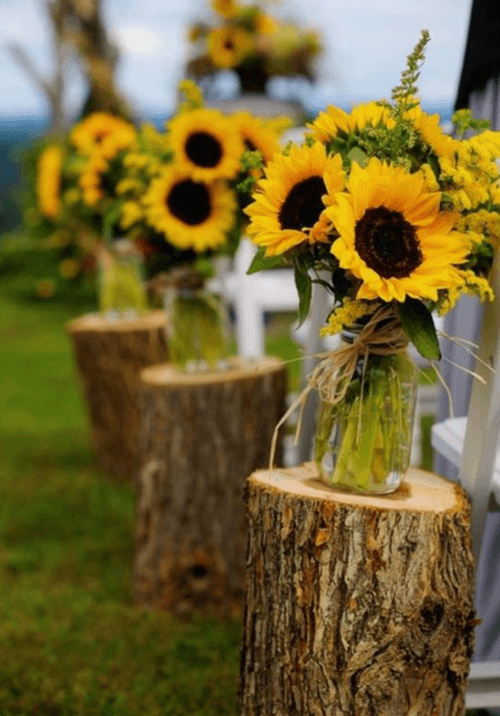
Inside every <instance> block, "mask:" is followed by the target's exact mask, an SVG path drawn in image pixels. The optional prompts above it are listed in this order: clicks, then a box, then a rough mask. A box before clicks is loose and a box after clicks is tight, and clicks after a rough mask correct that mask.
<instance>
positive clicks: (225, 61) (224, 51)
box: [208, 25, 254, 69]
mask: <svg viewBox="0 0 500 716" xmlns="http://www.w3.org/2000/svg"><path fill="white" fill-rule="evenodd" d="M253 49H254V41H253V37H252V35H251V34H250V33H249V32H248V31H247V30H244V29H243V28H242V27H234V26H231V25H228V26H226V27H216V28H215V30H212V31H211V32H210V34H209V36H208V54H209V57H210V59H211V60H212V62H213V63H214V65H216V66H217V67H223V68H224V69H231V68H232V67H238V65H240V64H241V62H242V61H243V60H244V59H245V58H246V57H248V55H250V54H251V53H252V51H253Z"/></svg>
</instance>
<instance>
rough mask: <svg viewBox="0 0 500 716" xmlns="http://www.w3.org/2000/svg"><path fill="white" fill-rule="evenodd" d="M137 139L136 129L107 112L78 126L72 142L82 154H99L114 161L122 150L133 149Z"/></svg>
mask: <svg viewBox="0 0 500 716" xmlns="http://www.w3.org/2000/svg"><path fill="white" fill-rule="evenodd" d="M136 137H137V135H136V131H135V129H134V127H133V126H132V125H131V124H129V123H128V122H125V120H123V119H120V118H119V117H114V116H113V115H112V114H107V113H106V112H94V113H93V114H90V115H89V116H88V117H86V118H85V119H84V120H82V121H81V122H80V123H79V124H77V125H76V127H75V128H74V129H73V131H72V132H71V135H70V140H71V142H72V144H74V146H75V147H76V148H77V149H78V151H80V152H81V153H82V154H87V155H90V154H94V153H97V154H99V155H100V156H102V157H104V158H106V159H113V157H115V156H116V155H117V154H118V152H119V151H121V150H122V149H129V148H132V147H133V146H134V145H135V142H136Z"/></svg>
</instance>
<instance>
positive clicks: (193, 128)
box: [169, 109, 245, 181]
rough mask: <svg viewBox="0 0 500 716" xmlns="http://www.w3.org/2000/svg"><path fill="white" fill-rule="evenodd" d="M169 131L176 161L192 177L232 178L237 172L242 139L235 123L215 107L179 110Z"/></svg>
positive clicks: (207, 178) (242, 149)
mask: <svg viewBox="0 0 500 716" xmlns="http://www.w3.org/2000/svg"><path fill="white" fill-rule="evenodd" d="M169 131H170V145H171V148H172V151H173V152H174V156H175V159H176V161H177V162H178V163H179V166H180V167H181V168H183V169H185V170H186V172H188V173H190V174H191V176H192V178H193V179H194V180H196V181H198V180H200V181H212V180H213V179H220V178H223V179H231V178H232V177H235V176H236V174H237V173H238V171H239V168H240V161H241V155H242V153H243V151H244V149H245V148H244V146H243V141H242V139H241V136H240V134H239V131H238V128H237V127H236V125H235V124H234V123H233V122H232V121H231V120H230V119H229V118H228V117H224V115H223V114H221V113H220V112H218V111H217V110H216V109H196V110H193V111H192V112H183V113H182V114H178V115H177V116H176V117H175V118H174V119H173V120H172V121H171V122H170V124H169Z"/></svg>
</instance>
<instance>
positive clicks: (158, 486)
mask: <svg viewBox="0 0 500 716" xmlns="http://www.w3.org/2000/svg"><path fill="white" fill-rule="evenodd" d="M142 379H143V383H144V390H143V422H142V434H141V461H140V462H141V466H140V469H139V484H138V499H137V531H136V552H135V565H134V598H135V601H136V602H137V603H138V604H141V605H145V606H148V607H152V608H156V609H165V610H168V611H170V612H173V613H177V614H186V613H188V612H191V611H192V610H195V609H203V610H206V611H208V612H214V613H230V612H233V611H239V610H240V609H241V603H242V596H243V584H244V572H245V508H244V503H243V487H244V483H245V480H246V478H247V477H248V475H249V474H250V473H251V472H252V471H253V470H255V469H256V468H257V467H263V466H265V465H266V464H268V462H269V451H270V446H271V440H272V436H273V431H274V427H275V425H276V423H277V422H278V420H279V419H280V418H281V416H282V415H283V413H284V412H285V397H286V367H285V365H284V364H283V363H282V362H281V361H279V360H278V359H276V358H262V359H259V360H258V361H255V362H247V363H245V362H244V361H242V360H241V359H234V360H233V365H232V367H231V369H230V370H228V371H226V372H223V373H215V372H214V373H205V374H195V375H188V374H186V373H182V372H180V371H178V370H176V369H175V368H173V367H172V366H155V367H154V368H150V369H146V370H145V371H143V372H142ZM277 460H278V461H281V460H282V445H281V443H279V444H278V450H277ZM279 464H280V463H279Z"/></svg>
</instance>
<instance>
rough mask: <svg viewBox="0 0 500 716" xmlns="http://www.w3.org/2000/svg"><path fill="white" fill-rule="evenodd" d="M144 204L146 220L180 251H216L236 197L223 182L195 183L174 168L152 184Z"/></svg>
mask: <svg viewBox="0 0 500 716" xmlns="http://www.w3.org/2000/svg"><path fill="white" fill-rule="evenodd" d="M144 204H145V206H146V221H147V222H148V223H149V224H150V225H151V226H152V227H153V228H154V229H156V231H158V232H160V233H163V234H164V235H165V236H166V237H167V240H168V242H169V243H171V244H173V245H174V246H177V247H178V248H180V249H190V248H192V249H194V250H195V251H197V252H202V251H205V250H206V249H213V248H216V247H217V246H220V245H221V244H223V243H224V242H225V241H226V239H227V232H228V231H229V230H230V229H231V228H232V227H233V225H234V222H235V213H236V198H235V196H234V193H233V192H232V191H231V189H229V187H228V186H227V184H226V183H225V182H218V181H216V182H212V183H211V184H207V183H206V182H203V181H195V180H193V178H192V177H191V176H190V174H189V173H188V172H186V171H183V170H182V169H179V168H178V167H176V166H171V167H170V168H169V169H167V170H165V171H164V173H163V174H162V175H161V176H160V177H158V178H157V179H155V180H154V181H153V182H152V184H151V187H150V188H149V190H148V192H147V193H146V195H145V197H144Z"/></svg>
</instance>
